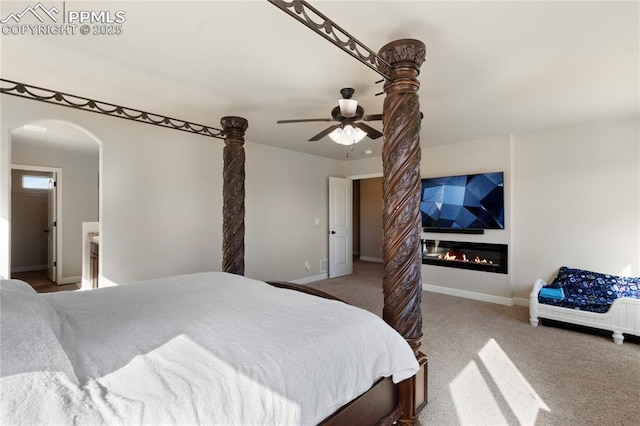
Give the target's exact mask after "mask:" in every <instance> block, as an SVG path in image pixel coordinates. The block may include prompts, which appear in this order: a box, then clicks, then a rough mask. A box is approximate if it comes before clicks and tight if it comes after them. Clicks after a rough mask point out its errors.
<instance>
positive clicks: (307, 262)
mask: <svg viewBox="0 0 640 426" xmlns="http://www.w3.org/2000/svg"><path fill="white" fill-rule="evenodd" d="M304 269H306V270H307V271H308V270H309V269H311V264H310V263H309V261H308V260H305V262H304Z"/></svg>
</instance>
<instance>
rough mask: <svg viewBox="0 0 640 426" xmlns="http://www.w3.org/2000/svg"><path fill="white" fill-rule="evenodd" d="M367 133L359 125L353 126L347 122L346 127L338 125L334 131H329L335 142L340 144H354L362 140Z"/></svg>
mask: <svg viewBox="0 0 640 426" xmlns="http://www.w3.org/2000/svg"><path fill="white" fill-rule="evenodd" d="M365 136H367V133H366V132H365V131H363V130H362V129H359V128H358V127H353V126H352V125H351V124H347V125H345V126H344V127H338V128H337V129H335V130H334V131H333V132H331V133H329V137H330V138H331V140H333V141H334V142H335V143H338V144H340V145H347V146H348V145H353V144H356V143H358V142H360V141H361V140H362V139H364V137H365Z"/></svg>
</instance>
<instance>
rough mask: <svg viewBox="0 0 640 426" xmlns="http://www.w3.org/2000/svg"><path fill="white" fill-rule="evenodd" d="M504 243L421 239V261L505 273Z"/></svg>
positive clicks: (505, 255)
mask: <svg viewBox="0 0 640 426" xmlns="http://www.w3.org/2000/svg"><path fill="white" fill-rule="evenodd" d="M507 252H508V246H507V245H506V244H491V243H477V242H466V241H442V240H425V239H423V240H422V263H423V264H426V265H436V266H445V267H449V268H459V269H472V270H475V271H485V272H494V273H499V274H506V273H507V272H508V269H507V263H508V262H507Z"/></svg>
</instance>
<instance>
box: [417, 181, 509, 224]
mask: <svg viewBox="0 0 640 426" xmlns="http://www.w3.org/2000/svg"><path fill="white" fill-rule="evenodd" d="M420 211H421V213H422V227H423V228H426V229H425V231H430V230H433V231H445V230H474V229H504V173H503V172H494V173H479V174H473V175H461V176H447V177H437V178H427V179H422V195H421V199H420Z"/></svg>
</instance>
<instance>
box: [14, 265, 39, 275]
mask: <svg viewBox="0 0 640 426" xmlns="http://www.w3.org/2000/svg"><path fill="white" fill-rule="evenodd" d="M46 270H47V265H33V266H16V267H14V268H11V273H12V274H15V273H18V272H32V271H46Z"/></svg>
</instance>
